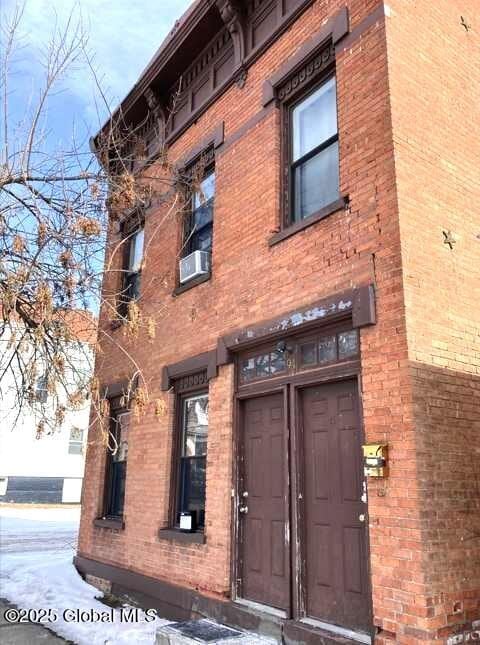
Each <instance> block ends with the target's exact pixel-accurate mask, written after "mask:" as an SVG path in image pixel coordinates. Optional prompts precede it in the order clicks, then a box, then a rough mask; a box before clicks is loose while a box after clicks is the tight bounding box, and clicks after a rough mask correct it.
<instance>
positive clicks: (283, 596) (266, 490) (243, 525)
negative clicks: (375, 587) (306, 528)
mask: <svg viewBox="0 0 480 645" xmlns="http://www.w3.org/2000/svg"><path fill="white" fill-rule="evenodd" d="M242 417H243V451H242V452H243V464H242V469H241V470H242V473H241V482H240V491H239V494H240V506H241V508H243V509H245V507H248V511H247V512H243V513H240V514H239V517H240V545H239V556H240V575H241V579H242V585H241V595H242V597H243V598H245V599H247V600H253V601H255V602H259V603H262V604H264V605H269V606H271V607H277V608H279V609H287V608H288V606H289V602H290V601H289V598H290V594H289V588H290V567H289V550H288V546H289V540H288V525H287V494H288V484H287V478H286V437H285V410H284V402H283V394H281V393H280V394H271V395H269V396H261V397H257V398H254V399H248V400H246V401H244V402H243V415H242ZM245 492H247V493H248V496H243V493H245Z"/></svg>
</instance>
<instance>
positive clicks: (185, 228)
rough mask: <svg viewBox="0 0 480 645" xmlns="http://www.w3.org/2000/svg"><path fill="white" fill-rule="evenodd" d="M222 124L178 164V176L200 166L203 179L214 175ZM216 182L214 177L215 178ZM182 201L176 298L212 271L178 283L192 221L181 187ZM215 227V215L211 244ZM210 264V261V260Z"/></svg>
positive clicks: (187, 193)
mask: <svg viewBox="0 0 480 645" xmlns="http://www.w3.org/2000/svg"><path fill="white" fill-rule="evenodd" d="M224 134H225V130H224V122H223V121H221V122H220V123H219V124H218V125H217V127H216V128H215V130H214V131H213V132H212V133H211V134H210V135H209V136H208V137H206V138H205V139H204V140H203V141H202V142H201V143H200V144H199V145H197V146H195V147H194V148H192V150H190V152H189V153H188V154H187V155H186V156H185V157H184V158H183V160H182V161H181V162H180V168H181V170H180V175H188V174H192V175H193V174H194V173H195V171H196V169H197V168H198V166H199V165H200V164H203V167H202V174H203V178H205V177H207V176H208V175H209V174H210V173H215V166H216V150H217V148H218V147H219V146H221V145H222V144H223V142H224ZM215 181H216V177H215ZM182 188H183V192H184V199H185V203H186V205H188V212H186V213H185V216H184V218H183V221H182V225H181V235H180V252H179V253H178V260H177V264H176V270H175V276H176V277H175V288H174V290H173V291H172V296H173V297H175V296H178V295H180V294H181V293H183V292H184V291H188V290H189V289H192V288H193V287H196V286H197V285H199V284H202V283H203V282H207V281H208V280H210V278H211V276H212V270H211V268H210V271H209V272H208V273H206V274H205V275H201V276H198V277H197V278H194V279H193V280H189V281H188V282H186V283H184V284H181V283H180V270H179V260H180V258H184V257H186V256H187V255H189V254H190V253H191V252H192V248H191V244H190V242H189V236H190V235H191V229H192V220H193V214H194V212H193V193H192V191H187V190H186V187H185V186H183V187H182ZM213 203H214V206H213V209H214V211H215V193H214V196H213ZM214 225H215V213H214V214H213V218H212V223H211V224H210V226H211V227H212V242H213V228H214ZM210 264H211V260H210Z"/></svg>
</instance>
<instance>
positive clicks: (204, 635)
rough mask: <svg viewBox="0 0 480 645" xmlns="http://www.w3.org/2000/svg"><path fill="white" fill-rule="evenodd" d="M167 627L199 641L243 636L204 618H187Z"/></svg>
mask: <svg viewBox="0 0 480 645" xmlns="http://www.w3.org/2000/svg"><path fill="white" fill-rule="evenodd" d="M169 628H170V629H172V630H175V631H176V632H178V633H179V634H181V635H182V636H187V637H188V638H192V639H193V640H196V641H198V642H199V643H213V642H215V641H221V640H225V639H227V638H238V637H239V636H243V634H242V632H239V631H237V630H236V629H231V628H230V627H225V625H219V624H218V623H214V622H212V621H210V620H207V619H205V618H201V619H200V620H187V621H184V622H182V623H175V624H174V625H169Z"/></svg>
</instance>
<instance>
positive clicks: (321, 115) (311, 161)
mask: <svg viewBox="0 0 480 645" xmlns="http://www.w3.org/2000/svg"><path fill="white" fill-rule="evenodd" d="M286 109H287V112H288V114H287V123H288V126H289V138H290V145H289V171H288V176H289V186H288V191H289V197H290V199H289V200H288V201H289V205H290V208H289V211H290V212H289V213H287V220H288V221H287V224H288V223H291V224H293V223H295V222H300V221H302V220H304V219H305V218H308V217H310V216H312V215H315V214H317V213H319V212H320V211H321V210H322V209H323V208H325V207H327V206H329V205H330V204H332V203H333V202H335V201H336V200H337V199H338V198H339V159H338V127H337V96H336V85H335V77H334V76H331V77H330V78H329V79H328V80H326V81H324V82H323V83H322V84H321V85H320V86H317V87H316V89H314V90H313V91H310V92H309V93H308V94H307V95H306V96H305V95H304V96H303V97H302V98H300V99H299V100H297V101H296V102H295V103H293V104H292V105H290V106H288V107H287V108H286Z"/></svg>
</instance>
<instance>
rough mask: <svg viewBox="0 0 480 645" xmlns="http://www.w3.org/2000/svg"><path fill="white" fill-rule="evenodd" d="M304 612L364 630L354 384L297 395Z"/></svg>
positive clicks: (366, 598) (366, 610) (366, 599)
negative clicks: (300, 429) (301, 466)
mask: <svg viewBox="0 0 480 645" xmlns="http://www.w3.org/2000/svg"><path fill="white" fill-rule="evenodd" d="M301 407H302V419H303V442H304V446H303V447H304V463H305V466H304V468H305V470H304V497H305V501H304V526H305V538H304V554H305V578H306V580H305V587H306V589H305V591H306V610H307V615H308V616H310V617H312V618H317V619H319V620H322V621H325V622H328V623H333V624H336V625H340V626H342V627H346V628H350V629H354V630H362V631H369V629H370V626H371V618H370V593H369V584H368V575H367V535H366V518H365V519H364V521H362V515H363V514H365V513H366V505H365V504H364V503H363V502H362V501H361V496H362V492H363V472H362V470H363V469H362V458H361V444H362V435H361V428H360V414H359V403H358V394H357V384H356V382H355V381H345V382H340V383H333V384H328V385H320V386H318V387H310V388H308V389H306V390H303V392H302V393H301Z"/></svg>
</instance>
